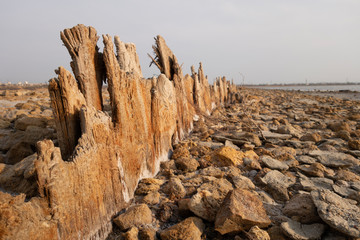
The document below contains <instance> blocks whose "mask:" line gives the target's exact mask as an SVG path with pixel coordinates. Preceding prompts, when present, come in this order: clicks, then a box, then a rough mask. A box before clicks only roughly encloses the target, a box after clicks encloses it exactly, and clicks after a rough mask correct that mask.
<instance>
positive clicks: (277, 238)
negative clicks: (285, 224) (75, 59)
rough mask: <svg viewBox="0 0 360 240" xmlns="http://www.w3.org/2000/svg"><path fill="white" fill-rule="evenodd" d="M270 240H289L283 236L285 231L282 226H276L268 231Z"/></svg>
mask: <svg viewBox="0 0 360 240" xmlns="http://www.w3.org/2000/svg"><path fill="white" fill-rule="evenodd" d="M267 232H268V234H269V236H270V239H273V240H288V237H287V236H285V235H284V234H283V230H282V229H281V227H280V226H277V225H274V226H272V227H271V228H269V229H268V231H267Z"/></svg>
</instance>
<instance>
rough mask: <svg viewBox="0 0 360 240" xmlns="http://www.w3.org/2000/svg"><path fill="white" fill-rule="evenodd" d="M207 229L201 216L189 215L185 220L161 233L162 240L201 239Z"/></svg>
mask: <svg viewBox="0 0 360 240" xmlns="http://www.w3.org/2000/svg"><path fill="white" fill-rule="evenodd" d="M204 230H205V224H204V223H203V221H202V220H201V219H200V218H197V217H189V218H187V219H185V220H184V221H182V222H180V223H178V224H176V225H174V226H172V227H169V228H167V229H165V230H164V231H162V232H161V233H160V238H161V239H162V240H182V239H193V240H201V239H202V238H201V235H202V234H203V232H204Z"/></svg>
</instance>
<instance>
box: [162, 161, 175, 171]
mask: <svg viewBox="0 0 360 240" xmlns="http://www.w3.org/2000/svg"><path fill="white" fill-rule="evenodd" d="M160 167H161V169H163V170H170V169H171V170H177V168H176V164H175V161H174V160H169V161H165V162H162V163H161V164H160Z"/></svg>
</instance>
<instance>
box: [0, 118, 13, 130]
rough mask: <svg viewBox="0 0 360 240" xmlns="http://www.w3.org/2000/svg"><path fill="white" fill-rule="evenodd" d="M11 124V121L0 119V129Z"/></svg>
mask: <svg viewBox="0 0 360 240" xmlns="http://www.w3.org/2000/svg"><path fill="white" fill-rule="evenodd" d="M10 126H11V122H10V121H7V120H4V119H0V129H5V128H8V127H10Z"/></svg>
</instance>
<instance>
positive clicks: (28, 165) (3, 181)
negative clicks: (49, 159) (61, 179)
mask: <svg viewBox="0 0 360 240" xmlns="http://www.w3.org/2000/svg"><path fill="white" fill-rule="evenodd" d="M36 159H37V154H36V153H35V154H33V155H30V156H28V157H26V158H24V159H22V160H21V161H19V162H18V163H16V164H15V165H7V164H0V186H1V188H3V189H4V190H6V191H8V192H11V193H17V194H20V193H24V194H26V196H27V197H29V198H30V197H33V196H36V195H37V194H38V185H37V176H36V169H35V166H34V162H35V161H36Z"/></svg>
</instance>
